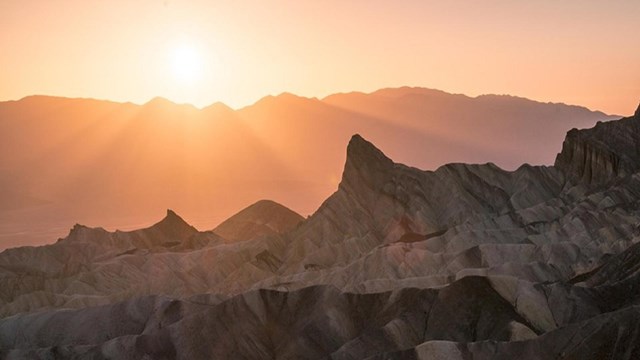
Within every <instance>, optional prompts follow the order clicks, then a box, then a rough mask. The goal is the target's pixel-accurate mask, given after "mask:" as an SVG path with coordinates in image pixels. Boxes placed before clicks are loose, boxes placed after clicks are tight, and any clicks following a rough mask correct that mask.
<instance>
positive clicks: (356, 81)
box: [0, 0, 640, 115]
mask: <svg viewBox="0 0 640 360" xmlns="http://www.w3.org/2000/svg"><path fill="white" fill-rule="evenodd" d="M638 14H640V1H637V0H620V1H615V2H611V1H601V0H583V1H577V0H572V1H557V0H537V1H513V0H491V1H472V2H469V1H462V0H459V1H441V0H438V1H436V0H424V1H402V2H394V1H343V0H326V1H293V0H265V1H210V0H190V1H176V0H165V1H157V0H140V1H125V0H113V1H98V0H84V1H79V0H56V1H41V0H21V1H17V0H4V1H0V49H3V51H2V56H0V79H1V80H0V101H1V100H11V99H19V98H22V97H24V96H27V95H32V94H44V95H58V96H67V97H93V98H99V99H111V100H116V101H132V102H136V103H144V102H146V101H148V100H149V99H151V98H153V97H155V96H161V97H165V98H168V99H171V100H173V101H176V102H189V103H192V104H194V105H196V106H207V105H209V104H211V103H214V102H216V101H221V102H224V103H225V104H227V105H229V106H231V107H234V108H238V107H242V106H245V105H248V104H251V103H253V102H254V101H256V100H258V99H260V98H261V97H263V96H265V95H268V94H279V93H281V92H284V91H286V92H291V93H294V94H298V95H301V96H308V97H313V96H316V97H323V96H326V95H329V94H332V93H336V92H348V91H365V92H370V91H375V90H377V89H380V88H385V87H399V86H405V85H406V86H422V87H428V88H435V89H441V90H445V91H448V92H455V93H464V94H467V95H471V96H475V95H480V94H487V93H494V94H496V93H497V94H512V95H518V96H523V97H528V98H531V99H536V100H541V101H556V102H566V103H571V104H578V105H585V106H588V107H589V108H592V109H600V110H603V111H606V112H609V113H618V114H621V115H625V114H631V113H633V111H634V110H635V108H636V106H637V102H638V96H639V94H640V81H639V79H640V67H639V66H638V64H639V63H640V47H639V46H636V45H637V41H636V42H634V41H633V39H632V38H633V36H632V35H631V34H638V33H640V22H639V21H638ZM178 36H183V38H182V39H180V40H179V41H175V39H176V37H178ZM183 47H185V48H187V49H189V48H191V49H193V50H185V49H182V48H183ZM181 49H182V50H181ZM174 52H175V53H174ZM174 57H175V58H176V59H173V60H172V58H174Z"/></svg>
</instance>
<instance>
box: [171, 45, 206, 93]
mask: <svg viewBox="0 0 640 360" xmlns="http://www.w3.org/2000/svg"><path fill="white" fill-rule="evenodd" d="M170 65H171V73H172V75H173V77H174V79H175V80H176V81H178V82H180V83H185V84H192V83H195V82H197V81H198V80H200V78H201V77H202V75H203V71H204V69H203V66H204V63H203V59H202V54H201V53H200V52H199V51H198V49H197V48H196V47H195V46H193V45H190V44H179V45H177V46H175V47H174V48H172V49H171V54H170Z"/></svg>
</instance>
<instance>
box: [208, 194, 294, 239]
mask: <svg viewBox="0 0 640 360" xmlns="http://www.w3.org/2000/svg"><path fill="white" fill-rule="evenodd" d="M303 220H304V218H303V217H302V216H300V215H299V214H298V213H296V212H294V211H293V210H291V209H289V208H287V207H286V206H283V205H281V204H278V203H277V202H275V201H272V200H260V201H258V202H256V203H253V204H252V205H249V206H248V207H246V208H244V209H243V210H240V212H238V213H236V214H235V215H233V216H232V217H230V218H229V219H227V220H225V221H223V222H222V223H221V224H220V225H218V226H217V227H216V228H215V229H213V232H214V233H216V234H218V235H220V236H222V237H223V238H225V239H227V240H231V241H245V240H251V239H255V238H257V237H260V236H264V235H274V234H282V233H285V232H287V231H289V230H291V229H293V228H295V227H296V226H297V225H298V224H299V223H300V222H302V221H303Z"/></svg>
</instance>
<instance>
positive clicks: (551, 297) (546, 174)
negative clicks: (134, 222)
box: [0, 108, 640, 360]
mask: <svg viewBox="0 0 640 360" xmlns="http://www.w3.org/2000/svg"><path fill="white" fill-rule="evenodd" d="M638 149H640V108H639V109H638V111H637V112H636V114H635V115H634V116H631V117H628V118H624V119H621V120H618V121H611V122H601V123H598V124H597V125H595V126H594V127H592V128H590V129H585V130H571V131H569V132H568V133H567V135H566V138H565V140H564V142H563V145H562V150H561V151H560V153H559V154H558V155H557V157H556V161H555V163H554V165H553V166H531V165H527V164H524V165H521V166H519V167H517V169H514V170H513V171H506V170H503V169H501V168H499V167H498V166H496V165H494V164H492V163H487V164H480V165H477V164H476V165H473V164H463V163H453V164H446V165H443V166H440V167H438V168H437V169H435V170H427V171H425V170H419V169H417V168H413V167H409V166H406V165H403V164H400V163H396V162H394V161H392V160H391V159H390V158H389V157H387V155H385V153H383V152H382V151H381V150H379V149H378V148H377V147H376V146H374V145H373V144H372V143H371V142H369V141H367V140H365V138H363V137H362V136H360V135H354V136H352V137H351V139H350V141H349V144H348V147H347V152H346V161H345V165H344V169H343V172H342V176H341V179H340V182H339V185H337V189H336V191H335V192H334V193H333V194H332V195H331V196H329V197H328V198H327V199H326V200H325V201H324V202H323V203H322V205H321V206H320V207H319V209H318V210H317V211H316V212H315V213H313V214H312V215H311V216H310V217H308V218H306V219H303V218H302V217H300V216H299V215H297V214H295V213H294V212H293V211H291V210H289V209H288V208H286V207H284V206H282V205H279V204H277V203H275V202H272V201H259V202H257V203H254V204H253V205H251V206H249V207H248V208H246V209H245V210H243V211H240V212H239V213H237V214H236V215H234V216H232V217H231V218H230V219H228V220H226V221H224V222H223V223H222V224H221V225H220V226H219V227H217V228H216V229H214V230H213V231H198V230H197V229H195V228H194V227H193V226H191V225H189V224H188V223H187V222H186V221H185V220H183V219H182V218H181V217H180V216H178V215H177V214H176V213H175V212H174V211H172V210H168V211H167V213H166V216H165V218H164V219H163V220H161V221H160V222H158V223H156V224H155V225H153V226H150V227H147V228H144V229H141V230H134V231H128V232H123V231H115V232H109V231H106V230H104V229H102V228H91V227H87V226H82V225H76V226H75V227H74V228H73V229H72V230H71V231H70V233H69V234H68V236H66V237H65V238H63V239H61V240H59V241H58V242H56V243H55V244H51V245H46V246H41V247H20V248H13V249H8V250H5V251H4V252H2V253H0V289H2V291H0V357H2V358H7V359H22V358H34V359H47V358H61V359H66V358H78V359H109V358H118V359H120V358H123V359H125V358H126V359H129V358H131V359H142V358H158V359H162V358H165V359H173V358H177V359H208V358H221V359H226V358H242V359H294V358H305V359H421V360H422V359H424V360H426V359H452V360H463V359H471V358H473V359H514V358H517V359H522V360H526V359H531V360H534V359H593V360H596V359H603V358H609V359H621V360H632V359H637V358H638V357H639V356H640V308H639V307H638V303H639V301H640V286H638V284H640V270H639V269H640V245H639V243H640V161H639V160H640V151H639V150H638Z"/></svg>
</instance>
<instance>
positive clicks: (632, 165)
mask: <svg viewBox="0 0 640 360" xmlns="http://www.w3.org/2000/svg"><path fill="white" fill-rule="evenodd" d="M555 166H556V167H557V168H559V169H561V170H563V171H564V172H565V173H566V174H567V175H568V176H569V177H570V178H571V179H572V180H573V181H575V182H579V183H584V184H587V185H599V184H603V183H605V182H607V181H610V180H612V179H614V178H616V177H622V176H625V175H630V174H633V173H634V172H636V171H637V170H638V169H639V168H640V115H639V114H638V111H636V114H635V115H634V116H632V117H628V118H624V119H621V120H619V121H610V122H598V124H597V125H596V126H595V127H593V128H591V129H585V130H576V129H573V130H571V131H569V132H568V133H567V137H566V139H565V141H564V143H563V144H562V151H561V152H560V153H559V154H558V156H557V157H556V162H555Z"/></svg>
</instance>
